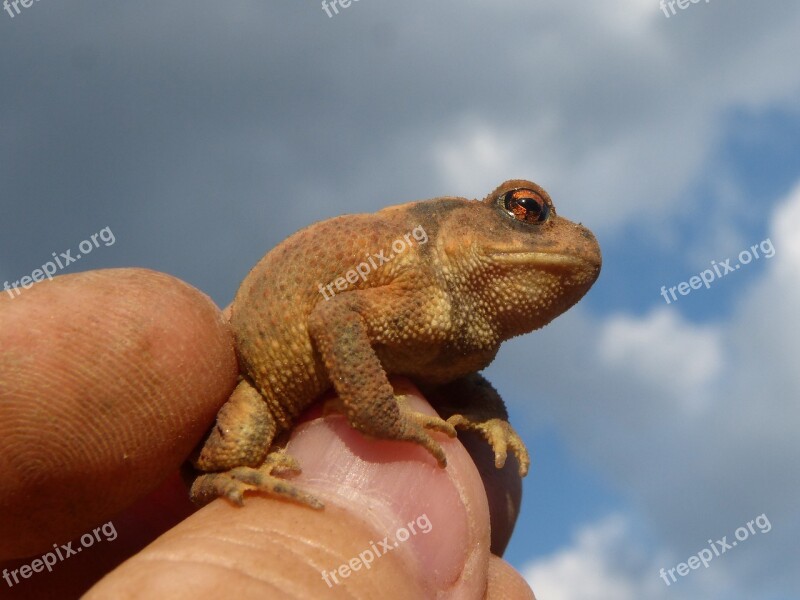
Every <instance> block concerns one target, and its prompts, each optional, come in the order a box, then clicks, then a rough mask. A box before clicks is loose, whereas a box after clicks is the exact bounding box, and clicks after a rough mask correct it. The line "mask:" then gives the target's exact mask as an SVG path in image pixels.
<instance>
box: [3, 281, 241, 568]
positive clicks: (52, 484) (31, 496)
mask: <svg viewBox="0 0 800 600" xmlns="http://www.w3.org/2000/svg"><path fill="white" fill-rule="evenodd" d="M236 378H237V365H236V358H235V353H234V350H233V340H232V336H231V334H230V331H229V328H228V326H227V323H226V322H225V320H224V318H223V317H222V314H221V312H220V311H219V309H218V308H217V307H216V306H215V305H214V303H213V302H212V301H211V300H210V299H209V298H208V297H206V296H205V295H204V294H202V293H201V292H199V291H198V290H196V289H195V288H193V287H191V286H189V285H188V284H186V283H184V282H181V281H180V280H178V279H175V278H173V277H171V276H169V275H166V274H162V273H157V272H154V271H148V270H144V269H109V270H102V271H91V272H86V273H79V274H74V275H66V276H61V277H56V278H54V279H53V280H52V281H43V282H41V283H38V284H36V285H35V286H33V287H32V288H31V289H28V290H24V291H23V293H22V294H21V295H20V296H19V297H16V298H5V297H3V298H2V299H0V481H2V482H3V484H2V487H0V531H3V532H4V534H5V535H3V536H1V537H0V558H9V557H19V556H29V555H32V554H37V553H40V552H42V551H43V550H50V549H51V548H52V544H53V543H59V544H60V543H66V542H68V541H70V540H73V539H75V538H76V537H78V536H80V535H82V534H84V533H86V531H91V529H92V527H95V526H97V525H98V524H101V523H103V522H104V521H106V520H108V518H110V517H111V516H113V515H114V514H116V513H118V512H119V511H120V510H122V509H124V508H125V507H126V506H129V505H131V504H133V503H134V502H135V501H136V500H137V499H138V498H140V497H142V496H144V495H145V494H147V493H148V492H150V491H151V490H153V489H155V488H156V487H157V486H158V485H159V483H160V482H161V481H163V480H164V479H165V478H166V477H167V476H169V475H170V474H171V473H173V472H174V471H175V470H176V469H177V468H178V466H179V465H180V464H181V462H183V461H184V460H185V458H186V456H187V455H188V454H189V452H190V451H191V449H192V448H193V447H194V445H195V444H196V443H197V442H198V441H199V440H200V438H201V437H202V435H203V434H204V432H205V431H206V430H207V429H208V427H209V426H210V425H211V423H213V420H214V417H215V415H216V411H217V410H218V409H219V407H220V406H221V405H222V404H223V403H224V401H225V400H226V399H227V397H228V395H229V394H230V391H231V390H232V389H233V386H234V385H235V382H236Z"/></svg>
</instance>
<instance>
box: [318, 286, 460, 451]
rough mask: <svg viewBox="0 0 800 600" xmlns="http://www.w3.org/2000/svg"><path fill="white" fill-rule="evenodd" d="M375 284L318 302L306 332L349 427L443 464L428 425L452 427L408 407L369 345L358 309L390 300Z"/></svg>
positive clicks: (442, 428) (372, 307)
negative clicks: (407, 445) (404, 444)
mask: <svg viewBox="0 0 800 600" xmlns="http://www.w3.org/2000/svg"><path fill="white" fill-rule="evenodd" d="M378 289H379V290H380V297H378V295H377V292H378ZM378 289H373V290H363V291H355V292H349V293H346V294H341V295H339V296H336V297H334V298H332V299H330V300H329V301H325V302H320V303H318V304H317V306H316V307H315V308H314V310H313V311H312V313H311V316H310V317H309V320H308V331H309V334H310V335H311V338H312V340H313V342H314V345H315V347H316V349H317V351H318V352H319V354H320V356H321V357H322V361H323V363H324V365H325V369H326V370H327V372H328V376H329V377H330V380H331V382H332V383H333V387H334V388H335V390H336V393H337V394H338V396H339V401H338V403H339V406H341V407H342V409H343V411H344V413H345V415H346V416H347V419H348V420H349V422H350V424H351V425H352V426H353V427H354V428H355V429H358V430H359V431H361V432H363V433H365V434H368V435H371V436H374V437H376V438H381V439H388V440H403V441H409V442H415V443H417V444H419V445H421V446H422V447H424V448H425V449H426V450H428V452H430V453H431V454H432V455H433V457H434V458H435V459H436V460H437V462H438V463H439V465H440V466H442V467H444V466H445V465H446V464H447V459H446V458H445V455H444V450H442V447H441V445H440V444H439V443H438V442H437V441H436V440H434V439H433V437H432V436H431V435H430V433H429V430H432V431H440V432H443V433H445V434H447V435H448V436H450V437H455V435H456V432H455V429H454V427H453V426H452V425H451V424H449V423H448V422H447V421H445V420H443V419H440V418H439V417H432V416H429V415H425V414H422V413H419V412H415V411H413V410H411V409H410V408H408V406H407V404H406V402H405V398H404V397H403V396H396V395H395V394H394V391H393V389H392V386H391V384H390V383H389V380H388V378H387V376H386V372H385V371H384V369H383V366H382V365H381V362H380V360H379V359H378V356H377V355H376V354H375V351H374V350H373V349H372V345H371V342H370V338H369V335H368V331H367V325H366V322H365V320H364V318H363V317H362V314H365V313H364V311H370V310H380V309H381V307H385V306H386V303H391V301H392V300H391V297H390V296H391V292H390V291H389V290H388V289H387V288H378Z"/></svg>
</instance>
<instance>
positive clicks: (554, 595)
mask: <svg viewBox="0 0 800 600" xmlns="http://www.w3.org/2000/svg"><path fill="white" fill-rule="evenodd" d="M625 527H626V525H625V522H624V521H623V520H622V519H621V518H620V517H611V518H608V519H607V520H605V521H603V522H600V523H599V524H596V525H593V526H590V527H586V528H584V529H582V530H581V531H580V532H579V533H578V535H577V539H576V540H575V543H574V545H573V546H571V547H569V548H566V549H564V550H560V551H558V552H557V553H555V554H554V555H552V556H549V557H547V558H546V559H543V560H540V561H535V562H533V563H531V564H530V565H529V566H528V567H527V568H525V569H524V571H523V575H524V576H525V579H526V580H527V581H528V583H529V584H530V586H531V587H532V588H533V590H534V592H535V593H536V595H537V597H538V598H541V599H542V600H608V599H609V598H614V600H639V599H640V598H641V596H640V595H639V594H638V593H637V590H636V589H635V588H636V586H635V585H634V584H633V582H631V581H630V579H629V577H628V575H627V574H624V573H620V572H619V570H618V564H615V557H617V556H619V552H620V550H624V548H622V546H621V545H622V544H624V543H625V542H626V541H627V540H626V531H625Z"/></svg>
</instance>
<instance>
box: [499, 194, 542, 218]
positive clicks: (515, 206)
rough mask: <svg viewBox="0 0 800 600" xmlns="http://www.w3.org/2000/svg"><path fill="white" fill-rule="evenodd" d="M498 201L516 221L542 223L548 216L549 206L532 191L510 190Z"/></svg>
mask: <svg viewBox="0 0 800 600" xmlns="http://www.w3.org/2000/svg"><path fill="white" fill-rule="evenodd" d="M500 201H501V202H502V203H503V207H504V208H505V209H506V210H507V211H508V212H509V214H510V215H511V216H513V217H514V218H515V219H516V220H517V221H525V222H526V223H544V222H545V221H547V218H548V217H549V216H550V205H549V204H548V203H547V201H546V200H545V199H544V198H542V197H541V196H540V195H539V194H537V193H536V192H535V191H533V190H527V189H521V190H511V191H510V192H506V193H505V194H503V195H502V196H501V197H500Z"/></svg>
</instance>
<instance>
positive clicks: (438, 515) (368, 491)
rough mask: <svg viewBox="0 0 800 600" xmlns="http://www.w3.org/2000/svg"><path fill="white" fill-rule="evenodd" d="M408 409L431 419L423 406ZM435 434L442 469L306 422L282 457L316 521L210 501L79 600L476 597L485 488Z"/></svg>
mask: <svg viewBox="0 0 800 600" xmlns="http://www.w3.org/2000/svg"><path fill="white" fill-rule="evenodd" d="M412 406H414V408H415V409H416V410H420V411H421V412H422V411H424V412H428V413H429V414H434V413H433V412H432V409H431V408H430V407H429V406H428V405H427V404H426V403H423V402H422V401H421V400H418V399H414V398H412ZM435 435H436V437H437V439H438V440H439V441H440V442H441V443H442V445H443V447H444V448H445V451H446V453H447V456H448V466H447V469H446V470H443V469H441V468H439V467H438V465H437V464H436V463H435V461H434V460H433V459H432V458H431V457H430V455H428V454H427V452H426V451H425V450H423V449H421V448H419V447H418V446H415V445H412V444H408V443H403V442H388V441H376V440H368V439H366V438H364V436H362V435H361V434H359V433H358V432H356V431H354V430H353V429H352V428H351V427H350V426H349V425H348V424H347V423H346V422H344V419H343V418H342V417H340V416H327V417H324V418H317V419H313V420H311V421H309V422H306V423H304V424H302V425H300V426H299V427H298V428H297V429H296V430H295V432H294V433H293V436H292V439H291V441H290V444H289V447H288V450H289V451H290V453H291V454H292V456H294V457H296V458H297V459H298V460H299V461H300V463H301V464H302V466H303V473H302V475H300V476H299V477H297V478H295V479H293V482H295V483H298V484H299V485H302V489H303V490H305V491H308V492H310V493H312V494H314V495H315V496H317V497H318V498H319V499H321V500H322V501H323V502H325V508H324V510H322V511H314V510H311V509H309V508H306V507H304V506H300V505H297V504H294V503H290V502H285V501H281V500H278V499H275V498H271V497H265V496H263V495H259V494H249V495H248V496H247V497H246V500H245V506H244V507H242V508H238V507H234V506H232V505H230V504H229V503H227V502H226V501H224V500H216V501H214V502H213V503H211V504H210V505H208V506H206V507H205V508H203V509H201V510H200V511H198V512H197V513H195V514H194V515H193V516H192V517H190V518H189V519H187V520H186V521H184V522H183V523H181V524H180V525H178V526H177V527H175V528H174V529H173V530H171V531H169V532H168V533H166V534H165V535H163V536H162V537H161V538H159V539H158V540H156V541H155V542H154V543H153V544H151V545H150V546H149V547H148V548H146V549H145V550H144V551H143V552H142V553H140V554H139V555H137V556H135V557H133V558H132V559H130V560H129V561H127V562H126V563H125V564H123V565H122V566H121V567H120V568H119V569H117V570H116V571H114V572H112V573H111V574H109V575H108V576H107V577H106V578H104V579H103V580H102V581H101V582H100V583H99V584H98V585H97V586H95V587H94V588H93V589H92V590H91V591H90V592H89V593H88V595H87V596H86V597H87V598H105V597H119V598H145V597H171V598H194V597H197V596H203V597H205V596H209V597H211V596H214V595H217V594H225V595H226V596H235V597H237V598H239V599H244V598H264V597H281V598H308V597H328V595H330V596H331V597H334V598H345V597H346V598H364V599H367V598H376V597H384V598H427V597H438V598H484V597H485V594H486V592H487V573H488V571H489V564H490V562H489V561H490V555H489V527H488V523H489V520H488V504H487V501H486V496H485V493H484V491H483V485H482V482H481V479H480V476H479V475H478V473H477V470H476V469H475V466H474V464H473V463H472V460H471V459H470V457H469V455H468V454H467V453H466V451H465V450H464V449H463V447H462V446H461V445H460V444H459V443H458V442H457V441H455V440H450V439H448V438H446V437H445V436H444V435H442V434H435ZM412 524H413V525H412ZM400 529H404V530H405V531H404V532H403V533H401V532H400ZM412 529H413V531H414V533H411V532H412ZM401 538H404V539H401ZM392 540H394V542H393V541H392ZM395 542H396V544H397V545H395ZM501 574H502V573H501ZM509 589H511V588H509ZM522 597H526V596H522Z"/></svg>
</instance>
